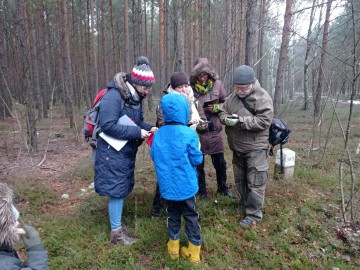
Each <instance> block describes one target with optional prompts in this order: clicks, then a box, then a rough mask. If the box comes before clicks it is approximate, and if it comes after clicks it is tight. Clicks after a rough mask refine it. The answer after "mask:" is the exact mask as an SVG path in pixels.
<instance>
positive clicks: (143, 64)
mask: <svg viewBox="0 0 360 270" xmlns="http://www.w3.org/2000/svg"><path fill="white" fill-rule="evenodd" d="M154 82H155V78H154V74H153V72H152V71H151V69H150V66H149V60H148V59H147V58H146V57H145V56H140V57H139V58H138V60H137V62H136V66H134V68H133V69H132V71H131V73H130V83H132V84H136V85H141V86H152V85H153V84H154Z"/></svg>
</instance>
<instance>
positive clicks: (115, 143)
mask: <svg viewBox="0 0 360 270" xmlns="http://www.w3.org/2000/svg"><path fill="white" fill-rule="evenodd" d="M118 125H124V126H136V124H135V123H134V122H133V121H132V120H131V119H130V118H129V116H127V115H126V114H125V115H123V116H122V117H120V119H119V121H118ZM99 136H100V137H101V138H103V139H104V140H105V141H106V142H107V143H108V144H110V145H111V146H112V147H114V149H115V150H116V151H120V150H121V148H123V147H124V146H125V144H126V143H127V142H128V140H120V139H115V138H113V137H111V136H109V135H106V134H105V133H104V132H101V133H100V134H99Z"/></svg>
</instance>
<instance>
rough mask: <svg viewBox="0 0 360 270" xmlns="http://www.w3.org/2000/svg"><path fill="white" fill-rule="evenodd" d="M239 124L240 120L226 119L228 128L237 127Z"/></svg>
mask: <svg viewBox="0 0 360 270" xmlns="http://www.w3.org/2000/svg"><path fill="white" fill-rule="evenodd" d="M237 122H239V119H238V118H229V117H226V118H225V125H227V126H228V127H233V126H235V125H236V123H237Z"/></svg>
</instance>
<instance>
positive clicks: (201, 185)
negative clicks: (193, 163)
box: [196, 161, 207, 199]
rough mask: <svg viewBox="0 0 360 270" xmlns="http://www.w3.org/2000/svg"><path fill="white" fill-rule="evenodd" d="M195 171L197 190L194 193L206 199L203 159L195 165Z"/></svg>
mask: <svg viewBox="0 0 360 270" xmlns="http://www.w3.org/2000/svg"><path fill="white" fill-rule="evenodd" d="M197 171H198V183H199V191H198V193H197V194H196V195H197V196H200V198H202V199H206V197H207V190H206V182H205V171H204V161H203V163H202V164H200V165H199V166H197Z"/></svg>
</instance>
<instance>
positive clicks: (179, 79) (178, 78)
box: [170, 72, 189, 89]
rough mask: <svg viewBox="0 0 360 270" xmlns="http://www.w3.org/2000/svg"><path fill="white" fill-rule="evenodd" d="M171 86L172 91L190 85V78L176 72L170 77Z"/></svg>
mask: <svg viewBox="0 0 360 270" xmlns="http://www.w3.org/2000/svg"><path fill="white" fill-rule="evenodd" d="M170 84H171V87H172V89H175V88H176V87H178V86H180V85H183V84H189V78H188V76H187V75H186V74H185V73H184V72H174V73H173V74H172V75H171V77H170Z"/></svg>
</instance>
